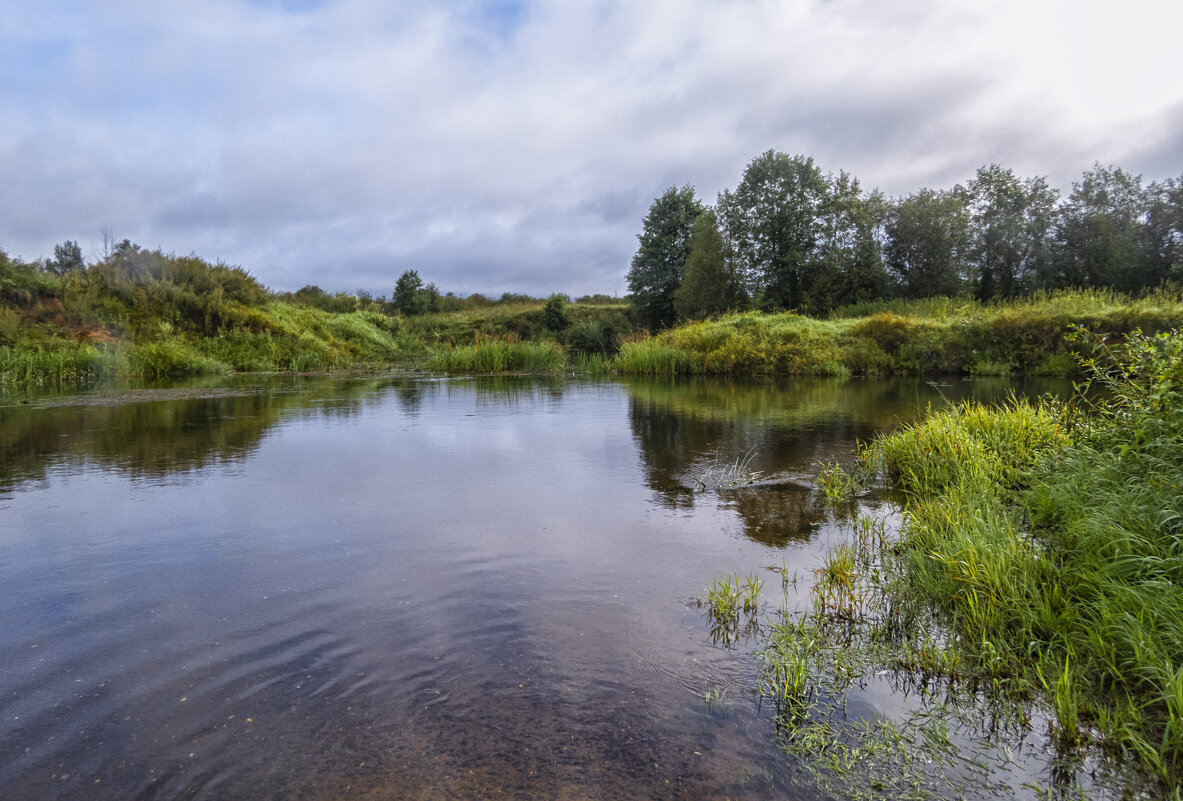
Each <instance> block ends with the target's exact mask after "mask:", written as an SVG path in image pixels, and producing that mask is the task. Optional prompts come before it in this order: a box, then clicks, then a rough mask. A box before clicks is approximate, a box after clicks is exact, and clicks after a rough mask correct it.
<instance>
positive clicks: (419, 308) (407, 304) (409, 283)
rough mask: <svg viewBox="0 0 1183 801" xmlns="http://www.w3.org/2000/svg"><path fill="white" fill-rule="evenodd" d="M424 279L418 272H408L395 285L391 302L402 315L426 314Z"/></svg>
mask: <svg viewBox="0 0 1183 801" xmlns="http://www.w3.org/2000/svg"><path fill="white" fill-rule="evenodd" d="M424 300H425V299H424V297H423V279H422V278H420V277H419V272H418V271H417V270H406V271H404V272H403V274H402V275H400V276H399V277H398V281H396V282H395V284H394V295H393V296H392V297H391V299H390V302H391V303H392V304H393V305H394V308H395V309H396V310H398V311H399V312H400V313H402V314H405V315H407V316H408V317H410V316H412V315H416V314H422V313H423V312H424Z"/></svg>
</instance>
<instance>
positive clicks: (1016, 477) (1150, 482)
mask: <svg viewBox="0 0 1183 801" xmlns="http://www.w3.org/2000/svg"><path fill="white" fill-rule="evenodd" d="M1078 344H1079V345H1080V346H1081V347H1082V349H1083V350H1084V352H1085V354H1086V358H1085V359H1084V365H1085V368H1086V372H1087V374H1088V376H1089V377H1090V379H1091V380H1092V381H1093V382H1094V383H1097V384H1100V385H1101V388H1103V389H1104V390H1105V392H1104V393H1102V394H1101V395H1100V396H1099V397H1103V398H1104V400H1096V399H1095V398H1096V397H1098V396H1097V395H1090V396H1084V395H1081V396H1078V397H1077V398H1076V399H1074V400H1073V401H1072V402H1070V403H1067V404H1050V403H1044V404H1035V405H1033V404H1030V403H1027V402H1013V403H1011V404H1008V405H1007V406H1005V407H1004V408H988V407H984V406H981V405H963V406H961V407H958V408H955V409H952V410H948V411H942V412H939V413H934V414H932V415H930V416H929V417H928V418H927V419H925V420H924V421H923V422H921V423H918V424H916V425H913V426H909V427H906V428H904V429H903V430H900V431H898V432H896V433H894V434H892V435H890V436H886V437H883V438H881V439H879V440H877V441H876V442H875V443H873V444H872V445H870V446H869V447H868V448H867V449H866V450H865V451H864V452H863V454H862V456H863V460H864V462H865V465H864V466H865V467H866V468H867V469H869V472H870V473H876V472H879V473H880V474H882V475H886V477H887V478H889V479H890V482H891V484H892V485H893V486H894V487H895V488H897V489H898V490H900V491H902V492H903V493H904V497H905V499H906V500H905V507H904V522H903V526H902V529H901V531H900V534H899V536H898V539H893V538H892V537H889V536H885V531H886V527H885V526H884V521H882V520H879V521H876V520H870V519H866V518H863V519H861V520H858V521H857V522H854V523H853V524H852V526H851V529H852V531H851V536H850V537H849V540H848V541H847V542H845V543H843V544H841V545H839V546H837V547H836V548H835V549H834V550H832V551H831V552H830V553H829V554H828V555H827V556H826V557H825V559H824V561H823V564H822V566H821V567H820V568H819V569H818V570H817V571H816V572H815V574H814V581H813V587H812V598H813V607H812V610H811V611H810V612H807V613H805V614H799V615H786V616H785V618H784V619H782V620H781V621H779V622H777V623H775V624H774V625H772V626H771V627H769V628H768V629H766V630H765V632H764V635H763V636H764V641H765V648H764V654H765V660H766V666H767V670H766V681H765V685H764V687H763V691H764V692H765V693H766V694H767V695H771V696H772V697H773V698H774V699H776V702H777V705H778V709H779V721H780V724H781V726H782V727H783V736H782V744H783V745H784V747H785V748H786V749H787V750H789V751H791V752H793V753H796V754H798V755H799V756H801V757H802V758H805V759H807V760H814V761H813V762H811V764H815V765H817V764H821V763H818V762H817V761H816V754H817V753H826V752H828V756H825V757H824V758H823V759H822V763H825V761H826V760H827V759H830V760H831V761H830V762H829V763H826V764H825V765H823V767H824V770H823V771H822V773H823V775H824V777H825V779H826V780H827V781H831V782H835V783H836V785H837V786H838V787H839V788H841V789H842V790H843V791H844V792H845V791H849V790H850V785H849V784H848V782H849V781H850V775H851V774H853V773H855V772H856V768H855V762H854V761H852V760H854V759H855V757H858V758H859V759H861V758H863V757H867V756H868V755H871V756H875V758H876V759H878V758H883V759H885V760H886V763H884V764H890V765H892V766H893V768H892V769H893V770H894V769H896V768H899V766H900V762H901V760H904V759H907V758H908V757H907V756H906V755H907V753H908V752H909V751H910V750H913V745H912V744H911V743H912V739H911V738H913V737H916V738H919V740H917V742H920V743H922V745H923V746H925V747H926V746H927V744H928V743H929V742H930V740H931V738H930V733H929V732H928V731H927V730H924V731H920V730H915V731H903V732H901V730H899V729H897V728H894V727H893V726H892V725H890V724H889V725H880V726H878V727H877V728H876V727H870V726H868V728H867V729H866V731H863V732H861V733H860V732H856V733H855V734H854V735H851V733H850V732H849V731H848V732H846V734H842V735H840V734H838V733H836V728H835V726H836V724H835V723H834V720H833V719H832V713H833V708H834V707H833V704H835V703H836V702H835V700H834V699H835V698H840V697H842V694H843V693H844V691H845V685H842V684H841V681H840V679H841V677H842V676H847V679H846V682H847V684H849V682H850V680H851V679H850V677H852V676H853V677H857V676H858V675H868V674H872V673H877V672H879V671H883V672H884V673H888V674H891V675H895V676H897V679H898V680H901V681H905V683H906V682H907V681H911V682H913V684H914V687H918V688H920V690H921V695H922V697H924V698H925V699H926V703H927V704H928V706H929V707H931V709H930V710H929V711H928V712H925V716H924V719H925V721H926V723H925V725H926V726H927V725H930V723H931V721H933V720H945V721H949V720H951V719H958V720H960V721H961V722H962V723H964V721H965V720H968V719H971V718H972V717H973V716H974V715H975V714H976V715H978V716H979V717H983V716H984V717H986V718H993V719H994V720H995V723H994V724H991V725H998V721H999V720H1002V721H1004V723H1005V722H1006V721H1010V723H1005V725H1013V726H1015V727H1017V728H1018V729H1019V730H1021V729H1022V728H1023V727H1024V726H1027V725H1030V720H1031V719H1032V718H1033V717H1034V716H1035V711H1034V710H1035V709H1038V710H1040V714H1041V715H1043V716H1045V717H1046V719H1047V720H1049V721H1050V732H1049V744H1050V747H1051V748H1052V749H1053V751H1054V758H1053V764H1054V765H1055V766H1057V767H1056V768H1055V769H1054V770H1053V776H1052V777H1051V778H1050V779H1049V780H1048V781H1049V785H1050V784H1052V783H1054V781H1060V782H1061V786H1059V787H1056V788H1050V787H1049V788H1045V789H1048V790H1049V791H1051V790H1052V789H1054V790H1055V792H1057V793H1063V792H1068V794H1069V795H1072V796H1073V797H1075V796H1076V794H1077V793H1078V792H1080V793H1082V794H1084V795H1086V796H1087V795H1088V794H1089V790H1088V787H1085V786H1079V787H1075V788H1073V786H1072V785H1073V781H1074V778H1073V777H1075V776H1077V775H1078V772H1079V771H1080V770H1081V769H1082V765H1083V764H1084V761H1085V760H1086V758H1088V756H1089V755H1090V754H1091V755H1103V756H1104V757H1105V760H1104V765H1105V770H1104V771H1102V772H1103V773H1106V772H1107V773H1109V774H1110V775H1109V777H1108V779H1105V781H1107V782H1110V783H1112V784H1116V786H1117V787H1119V788H1124V790H1125V791H1128V792H1131V793H1133V794H1134V797H1170V798H1175V799H1178V798H1180V797H1183V545H1181V543H1183V501H1181V500H1180V499H1181V498H1183V335H1181V334H1179V333H1177V332H1176V333H1173V334H1169V335H1165V334H1164V335H1161V336H1158V337H1133V338H1131V339H1129V340H1127V341H1125V342H1124V343H1123V344H1120V345H1113V344H1104V343H1103V342H1102V340H1100V339H1099V338H1096V337H1091V336H1085V337H1082V341H1081V342H1080V343H1078ZM1089 398H1092V399H1089ZM857 484H858V478H857V477H852V476H851V475H850V474H849V473H847V472H845V471H843V470H841V469H838V468H835V467H828V468H827V469H826V470H825V471H824V472H823V475H822V480H821V485H822V487H823V488H824V489H825V491H826V494H827V495H829V496H830V497H831V498H832V499H834V500H836V501H839V502H841V501H843V500H844V499H845V498H848V497H849V495H850V492H851V490H852V489H854V488H855V486H856V485H857ZM900 677H902V678H900ZM818 699H828V703H829V704H830V706H827V705H826V704H823V703H821V702H820V701H819V700H818ZM982 736H983V737H986V736H987V735H986V734H983V735H982ZM844 737H845V738H846V739H845V740H844V739H843V738H844ZM851 737H853V739H851ZM942 747H943V746H942ZM945 750H948V749H945ZM836 755H837V756H836ZM838 756H841V759H839V758H838ZM930 756H931V755H930ZM847 757H850V759H849V760H848V759H847ZM993 758H997V755H995V757H993ZM988 761H989V760H987V762H988ZM859 775H860V778H859V779H858V780H859V781H862V780H865V778H866V777H865V776H862V774H859ZM1057 776H1058V779H1057V778H1056V777H1057ZM872 781H879V782H881V783H882V787H883V788H885V789H890V790H891V791H892V792H893V793H894V794H897V795H899V794H901V793H902V794H903V795H908V793H907V792H904V788H901V787H900V786H898V785H896V784H893V783H892V782H890V781H888V782H883V780H882V778H876V779H872ZM844 782H847V783H846V784H844ZM1065 783H1066V784H1065ZM866 786H867V785H863V787H864V789H865V787H866Z"/></svg>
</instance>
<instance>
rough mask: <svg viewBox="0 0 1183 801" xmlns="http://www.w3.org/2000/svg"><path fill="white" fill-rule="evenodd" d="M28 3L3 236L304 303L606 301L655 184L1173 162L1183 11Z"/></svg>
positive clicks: (1146, 6) (1, 106)
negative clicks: (460, 295) (433, 287)
mask: <svg viewBox="0 0 1183 801" xmlns="http://www.w3.org/2000/svg"><path fill="white" fill-rule="evenodd" d="M78 7H79V6H78V5H76V4H65V3H60V4H53V3H49V4H46V3H31V2H17V3H16V9H14V10H12V11H11V13H6V15H5V17H4V18H3V19H2V20H0V50H3V51H4V52H5V53H7V55H4V56H0V80H2V81H3V82H4V84H5V85H6V86H10V87H13V89H12V90H11V91H8V92H6V93H5V94H4V95H3V96H0V167H2V172H3V174H4V175H5V177H6V179H5V181H4V182H3V184H0V220H3V222H0V247H4V248H6V249H7V250H8V251H9V252H11V253H14V254H20V255H23V256H25V257H27V258H34V257H37V256H39V255H42V254H45V253H48V252H51V250H52V246H53V244H54V243H55V242H59V241H61V240H62V239H65V238H77V239H81V240H82V241H83V243H84V245H85V244H86V243H87V242H90V241H96V240H97V239H98V237H99V233H100V231H101V229H102V228H103V227H104V226H108V225H109V226H112V227H113V228H115V230H116V233H117V234H119V235H120V236H130V237H131V238H133V239H135V240H136V241H138V242H140V243H141V244H144V245H147V246H152V247H154V246H161V247H163V248H165V249H166V250H176V251H179V252H189V251H195V252H197V253H198V254H200V255H202V256H205V257H206V258H209V259H222V260H226V261H229V262H232V263H239V264H242V265H243V266H245V267H246V268H247V269H249V270H251V271H252V272H253V273H255V274H256V275H258V276H259V277H260V278H261V279H262V280H263V281H264V282H265V283H267V284H269V285H271V286H273V287H276V288H280V289H296V288H298V287H299V286H301V285H303V284H305V283H318V284H320V285H322V286H324V287H326V288H328V289H332V290H338V289H345V290H352V289H355V288H366V289H370V290H372V291H374V292H377V293H384V292H389V288H390V286H391V284H392V283H393V280H394V277H396V276H397V274H398V272H400V271H401V270H402V269H405V268H408V267H415V268H417V269H419V270H420V272H421V273H423V274H424V276H425V278H427V279H428V280H434V281H435V282H436V283H437V284H439V285H440V286H441V287H442V288H444V289H455V290H457V291H461V292H467V291H473V290H484V291H489V292H500V291H503V290H516V291H529V292H533V293H536V294H544V293H546V292H549V291H551V290H553V289H559V290H563V291H568V292H573V293H577V294H579V293H583V292H591V291H604V290H606V291H613V290H623V288H624V273H625V271H626V269H627V265H628V260H629V258H630V256H631V254H632V252H633V249H634V247H635V234H636V232H637V230H638V228H639V226H640V220H641V217H642V216H643V215H644V213H645V210H646V208H647V206H648V203H649V201H650V200H651V199H652V198H653V197H654V196H655V195H657V194H659V193H660V192H661V191H662V190H663V189H664V188H665V187H667V186H669V185H671V184H674V183H678V184H682V183H687V182H689V183H693V184H695V185H696V186H697V187H698V189H699V192H700V194H701V195H703V196H704V197H705V198H706V199H707V200H713V198H714V195H715V193H716V192H718V191H719V190H720V189H723V188H725V187H727V186H734V185H735V183H736V182H737V181H738V180H739V177H740V174H741V172H742V170H743V167H744V165H745V164H746V163H747V162H748V161H749V160H750V159H751V158H752V157H754V156H755V155H757V154H758V153H760V152H763V151H764V150H767V149H769V148H776V149H779V150H784V151H788V152H792V153H805V154H808V155H812V156H814V157H815V158H816V159H817V161H818V162H819V164H820V165H821V166H822V167H823V169H826V170H833V171H836V170H838V169H846V170H848V171H850V172H852V173H854V174H855V175H857V176H858V177H859V178H860V179H861V180H862V182H863V184H864V185H865V186H868V187H870V186H879V187H881V188H883V189H884V190H886V191H889V192H892V193H905V192H909V191H913V190H915V189H917V188H920V187H922V186H948V185H950V184H951V183H953V182H955V181H957V180H962V179H964V178H966V177H968V176H969V175H970V174H972V172H973V171H974V169H976V167H978V166H979V165H981V164H984V163H987V162H990V161H997V162H1000V163H1003V164H1006V165H1008V166H1012V167H1014V168H1015V169H1016V171H1018V172H1020V173H1021V174H1037V173H1038V174H1047V175H1049V176H1050V177H1051V179H1052V180H1053V182H1055V183H1057V184H1059V185H1061V186H1067V185H1068V184H1069V183H1070V182H1071V181H1072V180H1073V179H1074V178H1076V177H1077V176H1078V175H1079V173H1080V171H1081V170H1083V169H1085V168H1087V167H1089V166H1091V164H1092V163H1093V161H1101V162H1105V163H1108V162H1112V163H1116V164H1119V165H1121V166H1124V167H1127V168H1129V169H1131V170H1133V171H1146V170H1149V171H1155V170H1165V172H1162V173H1159V172H1149V173H1148V175H1147V177H1148V178H1160V177H1165V176H1166V175H1168V174H1176V175H1177V174H1178V172H1179V171H1180V165H1179V164H1178V163H1175V164H1173V165H1172V164H1171V163H1170V161H1171V159H1172V158H1177V157H1178V156H1179V147H1178V146H1177V145H1176V144H1175V143H1177V142H1179V141H1180V139H1181V136H1180V133H1181V132H1183V130H1181V129H1183V114H1181V113H1180V111H1179V109H1180V108H1183V86H1181V85H1179V82H1178V81H1177V80H1176V79H1175V72H1176V71H1177V70H1175V69H1174V65H1173V52H1174V51H1173V49H1172V42H1171V36H1172V34H1173V32H1174V31H1177V30H1179V27H1180V23H1181V22H1183V19H1181V18H1180V17H1181V15H1183V12H1181V11H1179V10H1177V9H1176V8H1175V7H1174V4H1164V3H1156V2H1149V0H1138V2H1133V3H1127V4H1124V5H1123V6H1121V10H1120V11H1118V10H1117V7H1116V6H1112V5H1110V4H1103V5H1102V4H1099V3H1098V4H1090V3H1067V2H1064V1H1063V0H1046V1H1045V2H1040V3H1030V2H1019V1H1018V0H1004V1H1001V2H985V1H984V0H979V1H978V2H966V3H955V4H954V3H943V2H939V0H910V2H902V3H901V2H893V3H883V2H875V1H873V0H833V1H832V2H821V1H820V0H818V1H816V2H803V1H798V2H784V1H783V0H716V1H714V2H707V0H694V1H691V2H686V1H685V0H682V1H680V2H674V1H673V0H654V1H653V2H649V3H626V2H589V1H585V2H567V3H562V4H558V3H544V2H537V3H521V4H507V3H500V4H495V3H482V2H480V0H469V1H468V2H449V3H438V4H435V5H424V4H412V3H395V4H391V3H388V2H377V1H376V0H325V1H324V2H306V1H304V2H292V1H291V0H288V1H287V2H280V0H274V2H272V1H271V0H267V1H264V0H256V1H255V2H250V3H246V2H232V1H231V0H212V1H211V2H203V3H197V2H184V3H175V2H174V3H168V4H158V3H150V2H136V1H135V0H110V1H109V2H105V3H102V4H97V3H96V4H82V8H83V9H84V10H82V11H79V10H78Z"/></svg>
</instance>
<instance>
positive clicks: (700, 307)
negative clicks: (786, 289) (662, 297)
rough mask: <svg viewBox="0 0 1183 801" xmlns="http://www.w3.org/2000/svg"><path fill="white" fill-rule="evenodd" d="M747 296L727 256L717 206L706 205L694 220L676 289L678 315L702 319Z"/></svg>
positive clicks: (736, 306) (735, 305)
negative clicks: (714, 207)
mask: <svg viewBox="0 0 1183 801" xmlns="http://www.w3.org/2000/svg"><path fill="white" fill-rule="evenodd" d="M746 300H747V299H746V297H745V296H744V292H743V287H742V286H741V284H740V281H739V279H738V278H737V277H736V276H735V274H734V273H733V272H732V271H731V268H730V266H729V265H728V263H727V260H726V258H724V253H723V237H722V235H720V233H719V221H718V217H717V216H716V214H715V212H714V210H712V209H706V210H705V211H703V213H702V214H700V215H698V219H696V220H695V221H694V232H693V233H692V234H691V236H690V255H689V256H687V258H686V268H685V273H684V275H683V277H682V285H681V286H680V287H678V289H677V291H675V292H674V309H675V311H676V312H677V314H678V319H679V320H700V319H702V318H704V317H709V316H711V315H712V314H719V313H720V312H725V311H728V310H730V309H739V308H741V307H742V306H744V305H745V303H746Z"/></svg>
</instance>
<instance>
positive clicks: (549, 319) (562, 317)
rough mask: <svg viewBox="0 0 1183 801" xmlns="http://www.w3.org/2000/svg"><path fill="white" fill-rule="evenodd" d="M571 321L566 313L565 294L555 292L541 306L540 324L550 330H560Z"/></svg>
mask: <svg viewBox="0 0 1183 801" xmlns="http://www.w3.org/2000/svg"><path fill="white" fill-rule="evenodd" d="M570 322H571V320H570V319H569V315H568V313H567V296H566V295H564V294H562V293H560V292H556V293H554V294H553V295H551V296H550V297H549V298H547V299H546V305H545V306H543V307H542V324H543V325H545V326H546V327H547V328H548V329H550V330H551V331H562V330H563V329H564V328H566V327H567V325H568V324H569V323H570Z"/></svg>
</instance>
